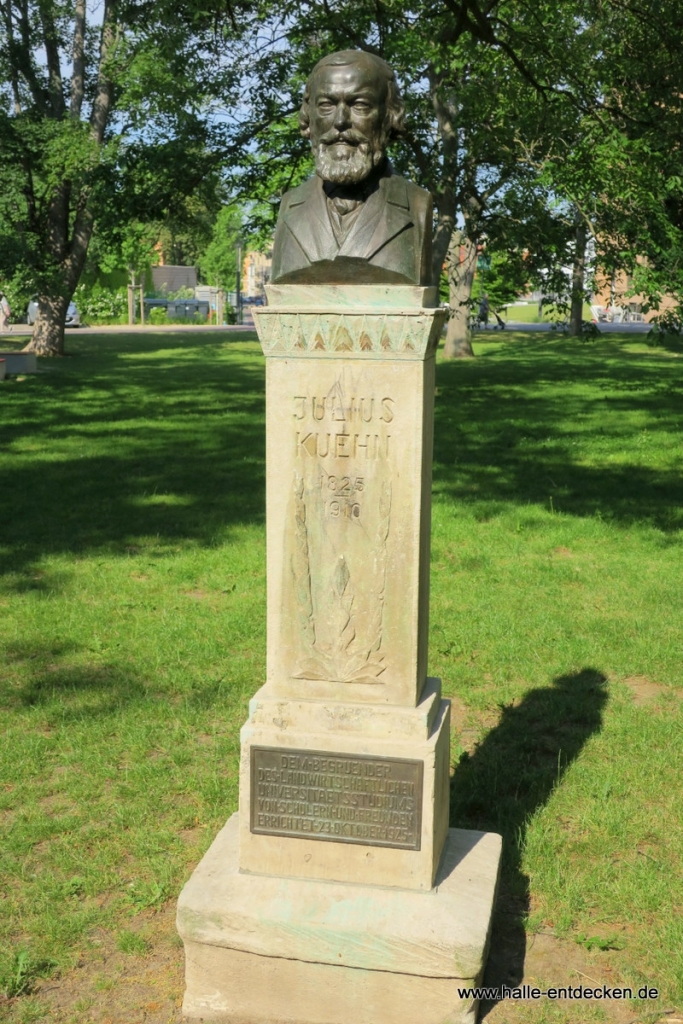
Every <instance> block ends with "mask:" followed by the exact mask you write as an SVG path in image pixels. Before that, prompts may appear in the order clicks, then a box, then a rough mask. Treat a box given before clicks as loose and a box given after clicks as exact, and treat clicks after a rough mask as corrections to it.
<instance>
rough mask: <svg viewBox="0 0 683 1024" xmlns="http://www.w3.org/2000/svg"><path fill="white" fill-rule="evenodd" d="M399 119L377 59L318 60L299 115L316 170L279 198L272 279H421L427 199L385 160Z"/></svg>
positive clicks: (338, 56) (391, 80) (349, 54)
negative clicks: (309, 143)
mask: <svg viewBox="0 0 683 1024" xmlns="http://www.w3.org/2000/svg"><path fill="white" fill-rule="evenodd" d="M404 117H405V112H404V107H403V102H402V100H401V95H400V92H399V89H398V85H397V84H396V78H395V76H394V72H393V71H392V70H391V68H390V67H389V65H388V64H387V63H386V61H383V60H382V59H381V58H380V57H376V56H374V54H370V53H365V52H364V51H361V50H342V51H341V52H340V53H332V54H330V55H329V56H328V57H323V59H322V60H320V61H318V63H317V64H316V65H315V67H314V68H313V71H312V72H311V75H310V78H309V79H308V82H307V83H306V89H305V92H304V98H303V103H302V105H301V111H300V113H299V125H300V127H301V132H302V134H303V135H304V136H305V137H306V138H308V139H310V140H311V147H312V149H313V157H314V160H315V170H316V173H315V175H314V176H313V177H312V178H309V180H308V181H305V182H303V184H301V185H298V186H297V187H296V188H294V189H292V190H291V192H287V193H286V194H285V195H284V196H283V197H282V204H281V206H280V215H279V217H278V223H277V228H276V230H275V238H274V240H273V266H272V275H271V282H272V283H273V284H299V283H301V284H303V283H306V284H354V285H355V284H416V285H424V284H426V283H428V281H429V278H430V276H431V255H430V251H431V250H430V247H431V234H432V199H431V196H430V195H429V193H428V192H425V190H424V189H422V188H418V186H417V185H413V184H412V182H410V181H406V180H405V179H404V178H401V177H399V176H398V175H397V174H394V171H393V169H392V166H391V164H390V163H389V161H388V160H387V159H386V149H387V146H388V144H389V143H390V142H391V141H392V140H394V139H396V138H398V137H399V136H400V135H401V133H402V132H403V122H404Z"/></svg>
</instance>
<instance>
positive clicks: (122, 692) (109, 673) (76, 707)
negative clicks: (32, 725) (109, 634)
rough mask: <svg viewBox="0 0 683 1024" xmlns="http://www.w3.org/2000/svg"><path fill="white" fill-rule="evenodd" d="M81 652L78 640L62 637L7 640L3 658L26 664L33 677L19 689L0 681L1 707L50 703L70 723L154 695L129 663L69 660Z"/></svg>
mask: <svg viewBox="0 0 683 1024" xmlns="http://www.w3.org/2000/svg"><path fill="white" fill-rule="evenodd" d="M81 653H82V648H81V647H80V646H79V645H78V644H74V643H64V642H58V641H55V642H53V643H45V644H40V643H30V642H27V643H24V642H14V643H8V644H6V645H5V647H4V649H3V657H4V659H5V661H6V662H7V663H8V664H12V663H15V664H17V665H21V664H22V663H24V664H26V663H28V665H29V666H30V675H29V677H28V679H26V681H25V682H24V683H23V684H22V685H21V686H19V687H15V686H12V685H11V684H5V685H4V686H3V685H0V706H2V707H6V708H9V707H12V706H16V705H17V704H18V705H20V706H23V707H30V708H46V707H49V708H50V709H51V710H52V711H53V712H55V713H56V714H57V717H58V718H59V719H60V721H61V722H66V721H72V720H74V721H80V720H82V719H83V718H84V717H86V716H87V717H88V718H91V717H93V716H96V715H110V714H114V713H116V712H118V711H121V709H122V708H124V707H126V706H127V705H128V704H131V703H140V702H141V701H144V700H146V699H148V698H149V697H150V696H151V694H150V691H149V690H148V689H147V687H146V686H145V685H144V684H143V683H142V682H141V681H140V680H139V679H138V678H137V677H136V676H135V674H134V673H133V672H132V671H131V668H130V666H127V665H122V664H118V663H117V662H115V661H104V660H102V661H100V662H99V663H98V664H93V663H89V664H69V658H70V657H74V656H76V657H77V656H79V655H80V654H81Z"/></svg>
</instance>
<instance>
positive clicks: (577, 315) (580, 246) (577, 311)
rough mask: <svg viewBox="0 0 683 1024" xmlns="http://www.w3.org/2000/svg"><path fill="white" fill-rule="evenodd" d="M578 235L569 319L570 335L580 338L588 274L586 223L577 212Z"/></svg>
mask: <svg viewBox="0 0 683 1024" xmlns="http://www.w3.org/2000/svg"><path fill="white" fill-rule="evenodd" d="M575 226H576V234H575V236H574V262H573V265H572V304H571V313H570V317H569V334H570V335H571V337H572V338H580V337H581V332H582V329H583V300H584V295H585V280H584V279H585V274H586V222H585V221H584V219H583V217H582V216H581V214H580V213H578V212H577V215H576V220H575Z"/></svg>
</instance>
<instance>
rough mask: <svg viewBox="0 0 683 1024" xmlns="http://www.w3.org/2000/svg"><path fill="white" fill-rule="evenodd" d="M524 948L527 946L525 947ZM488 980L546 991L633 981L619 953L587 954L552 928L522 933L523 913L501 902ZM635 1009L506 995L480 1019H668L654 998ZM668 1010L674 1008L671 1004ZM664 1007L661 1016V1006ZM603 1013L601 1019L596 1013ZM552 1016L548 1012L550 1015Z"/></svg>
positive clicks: (570, 1022) (615, 1023) (523, 1023)
mask: <svg viewBox="0 0 683 1024" xmlns="http://www.w3.org/2000/svg"><path fill="white" fill-rule="evenodd" d="M525 946H526V948H524V947H525ZM484 984H485V985H488V986H498V987H501V986H502V985H506V986H507V987H508V988H518V987H521V986H522V985H529V986H532V987H536V988H540V989H541V991H546V990H547V989H548V987H550V986H552V987H554V988H560V987H563V986H569V985H571V986H572V987H573V988H576V987H577V986H578V985H582V986H583V987H584V989H585V988H587V987H590V988H593V987H600V988H602V986H603V985H606V986H607V987H608V988H614V987H622V986H625V985H630V986H632V987H635V983H634V982H633V980H632V979H629V978H624V977H623V976H622V972H621V970H620V964H619V953H618V952H617V951H610V952H607V953H605V952H589V951H588V950H587V949H585V948H584V947H583V946H580V945H578V944H577V943H576V942H573V941H571V940H569V939H560V938H558V937H557V936H556V935H555V934H554V933H553V932H550V931H540V932H538V933H537V934H535V935H534V934H529V935H526V936H525V935H524V932H523V928H522V925H521V924H520V921H519V916H518V914H517V913H516V912H515V910H514V908H513V907H506V905H505V901H504V899H503V900H500V901H499V908H498V912H497V914H496V921H495V925H494V931H493V936H492V943H491V951H490V954H489V959H488V963H487V967H486V974H485V977H484ZM641 1006H642V1008H638V1009H635V1008H634V1006H633V1004H632V1003H631V1002H630V1001H623V1002H622V1001H620V1000H617V999H601V1000H600V1001H599V1002H598V1001H597V1000H591V1001H583V1000H582V1001H578V1000H569V999H566V1000H553V1001H552V1002H550V1001H549V1000H547V999H542V1000H538V1001H537V1002H536V1001H519V1002H517V1001H515V1000H512V999H505V1000H502V1001H500V1002H497V1003H491V1002H487V1003H484V1004H483V1005H482V1009H481V1013H480V1018H479V1020H480V1022H481V1024H483V1022H485V1024H517V1022H519V1024H527V1022H528V1024H532V1022H535V1021H538V1022H539V1024H540V1022H542V1021H546V1020H548V1021H550V1020H552V1021H553V1024H564V1022H566V1024H578V1022H579V1021H581V1020H591V1021H592V1020H596V1021H597V1020H599V1019H604V1020H605V1021H606V1022H609V1024H632V1022H635V1021H638V1022H639V1024H640V1022H641V1021H642V1022H645V1021H647V1024H657V1022H658V1021H659V1020H664V1019H665V1017H666V1013H665V1011H666V1010H667V1004H663V1005H662V1006H661V1007H658V1005H657V1002H656V1001H652V1002H650V1003H647V1004H645V1003H643V1004H641ZM668 1008H669V1009H670V1007H668ZM658 1009H659V1010H660V1011H661V1013H660V1016H658V1015H657V1010H658ZM600 1010H601V1011H602V1013H603V1014H604V1018H603V1017H598V1016H593V1014H594V1013H599V1011H600ZM549 1013H550V1014H551V1016H548V1014H549Z"/></svg>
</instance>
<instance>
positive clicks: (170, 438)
mask: <svg viewBox="0 0 683 1024" xmlns="http://www.w3.org/2000/svg"><path fill="white" fill-rule="evenodd" d="M69 347H70V349H71V351H72V353H73V354H72V356H71V357H70V358H67V359H64V360H60V361H56V362H48V363H43V364H41V372H40V373H38V374H37V375H35V376H27V377H25V378H23V379H21V378H11V379H8V380H6V381H4V382H2V383H0V438H1V439H2V445H1V448H0V524H2V526H1V529H0V627H1V628H0V715H1V716H2V728H3V743H2V745H1V746H0V827H1V828H2V831H3V837H2V841H1V843H0V908H2V913H1V914H0V992H4V994H5V997H11V998H9V999H7V998H6V999H5V1003H4V1005H3V1003H2V1001H0V1019H4V1020H7V1021H11V1022H13V1024H29V1022H30V1021H42V1020H55V1021H65V1022H66V1021H69V1022H71V1021H73V1022H74V1024H75V1022H79V1024H85V1022H87V1021H91V1020H97V1021H100V1020H102V1021H104V1020H106V1019H112V1020H114V1019H115V1020H117V1021H118V1020H122V1021H124V1020H128V1021H130V1022H132V1021H138V1020H142V1019H143V1011H142V1010H141V1008H140V1004H139V1003H135V1002H134V996H133V995H131V999H133V1002H131V1004H130V1006H131V1007H132V1008H131V1009H130V1010H129V1011H128V1012H129V1016H128V1017H127V1018H126V1017H125V1016H118V1017H117V1016H111V1014H110V1016H109V1018H107V1017H106V1015H105V1016H98V1015H97V1014H98V1013H100V1012H101V1011H100V1009H98V1007H99V1002H98V1000H99V999H104V1000H105V1002H106V999H107V994H108V993H109V996H108V998H111V999H113V998H114V997H113V995H112V989H114V990H117V986H118V987H119V988H121V986H122V985H123V983H124V981H125V982H126V984H129V986H133V982H132V981H131V978H132V976H133V975H134V974H135V972H137V975H136V977H137V978H138V981H139V982H140V984H142V982H141V981H140V978H141V977H142V975H143V974H144V971H145V964H149V963H150V962H151V961H152V960H153V959H154V957H157V958H158V957H160V956H162V954H163V957H165V958H166V961H165V962H168V963H169V964H172V965H175V966H174V967H173V970H175V971H176V973H175V974H174V975H173V977H174V979H175V981H174V982H173V984H175V986H176V987H175V989H173V986H172V985H170V987H167V989H165V988H163V986H162V985H161V983H159V989H158V999H157V1001H156V1002H154V1000H152V1002H150V1003H149V1005H148V1006H146V1008H145V1010H144V1013H145V1014H146V1016H145V1017H144V1019H146V1020H148V1021H152V1020H154V1021H157V1020H159V1021H162V1020H163V1021H168V1020H177V1019H179V1017H178V1016H177V1014H178V1007H177V995H178V991H179V987H178V986H180V985H181V982H180V980H179V979H180V973H179V972H180V969H181V967H182V949H181V947H180V945H179V944H178V940H176V939H175V938H174V936H173V927H172V914H173V906H174V901H175V899H176V897H177V894H178V892H179V890H180V887H181V886H182V884H183V882H184V880H185V879H186V878H187V877H188V875H189V874H190V872H191V870H192V869H193V867H194V866H195V865H196V863H197V861H198V860H199V858H200V856H201V855H202V853H203V852H204V850H205V849H206V848H207V847H208V846H209V844H210V843H211V841H212V839H213V837H214V835H215V833H216V832H217V830H218V829H219V828H220V827H221V826H222V825H223V823H224V822H225V820H226V819H227V817H228V816H229V814H230V813H232V812H233V811H234V810H235V809H236V803H237V762H238V753H239V735H238V732H239V727H240V725H241V724H242V722H243V721H244V719H245V717H246V709H247V701H248V699H249V697H250V696H251V694H252V693H253V692H254V691H255V690H256V689H257V688H258V687H259V686H260V685H261V683H262V681H263V678H264V671H265V664H264V662H265V543H264V500H265V499H264V397H263V386H264V363H263V359H262V356H261V354H260V349H259V347H258V345H257V343H256V342H255V341H254V340H253V335H248V334H245V335H235V334H231V335H227V334H225V335H222V334H217V333H211V334H209V333H206V334H196V335H191V334H176V333H174V334H171V333H168V334H165V333H154V334H150V335H144V334H140V333H138V334H109V335H91V336H81V337H78V336H76V337H74V336H71V337H70V338H69ZM475 351H476V354H477V357H478V358H477V359H476V360H474V361H470V362H458V363H450V364H447V363H441V364H440V365H439V367H438V389H437V399H436V443H435V456H434V511H433V541H432V597H431V641H430V671H431V672H432V673H433V674H437V675H440V676H442V677H443V681H444V688H445V691H446V694H447V695H448V696H451V697H452V698H453V702H454V716H453V717H454V728H453V742H452V761H453V784H452V824H454V825H457V826H461V827H471V828H482V829H493V830H496V831H500V832H502V833H503V836H504V841H505V864H504V878H503V885H502V891H501V898H500V900H499V912H498V917H497V919H496V930H497V934H501V935H504V936H505V937H506V938H505V941H506V942H507V946H505V949H503V952H502V953H501V954H500V955H501V956H503V959H505V956H507V962H508V966H509V963H511V962H513V961H514V960H515V958H517V959H519V957H520V955H523V953H524V949H525V947H526V946H528V945H530V944H531V943H532V942H533V939H534V936H544V935H548V934H551V935H553V936H555V937H559V939H558V941H563V942H565V943H569V944H571V946H572V948H574V947H576V948H580V949H581V950H583V951H587V953H586V955H590V957H591V958H592V961H593V962H594V963H595V964H596V967H595V970H596V971H597V970H601V969H602V968H601V964H602V965H603V967H604V968H605V970H607V971H608V972H611V973H609V975H608V976H609V977H610V978H611V979H612V983H613V984H619V981H620V980H621V981H623V983H625V984H630V985H633V986H634V987H637V986H638V985H640V984H643V983H647V984H649V985H650V986H655V987H657V988H658V989H659V990H660V992H661V998H660V999H659V1000H658V1001H657V1002H656V1003H654V1002H651V1003H649V1004H648V1005H646V1006H645V1005H643V1004H639V1003H634V1004H631V1005H630V1007H629V1013H630V1016H629V1018H628V1019H633V1020H641V1019H643V1020H647V1021H650V1022H653V1021H654V1020H657V1019H659V1017H658V1016H657V1012H658V1010H660V1009H661V1011H662V1012H663V1011H664V1010H670V1009H671V1008H672V1007H675V1006H676V1005H678V1006H679V1007H683V828H682V822H683V790H682V787H681V777H682V774H683V756H682V749H683V743H682V741H681V736H682V735H683V702H682V701H681V696H682V694H683V689H682V687H681V671H680V666H681V661H682V656H683V628H682V626H683V622H682V613H681V606H682V603H683V602H682V600H681V593H682V592H683V560H682V559H681V554H682V542H683V449H682V447H681V428H682V427H683V359H682V358H681V357H680V355H679V354H678V353H677V352H675V351H674V352H670V351H667V350H665V349H650V348H647V346H646V345H645V344H644V343H643V342H642V341H639V340H635V341H634V340H633V338H632V337H628V336H623V337H620V336H617V335H609V336H606V337H602V338H600V339H599V340H598V341H596V342H593V343H590V344H582V343H581V342H574V341H570V340H567V339H565V338H560V339H557V338H551V337H549V336H548V335H543V334H534V335H524V334H523V333H519V334H517V333H513V332H510V333H509V334H505V335H497V334H495V333H493V332H491V333H488V334H487V333H486V332H481V333H479V334H478V335H477V337H476V338H475ZM496 941H497V940H496V938H495V937H494V946H495V945H496ZM498 945H499V947H500V943H499V944H498ZM503 945H504V944H503ZM500 948H501V949H502V948H503V947H500ZM505 950H507V953H505ZM503 954H505V955H503ZM131 965H133V967H131ZM79 972H80V973H79ZM508 976H509V979H510V980H512V981H514V980H515V978H514V970H513V971H512V972H511V973H509V975H508ZM79 979H80V980H79ZM517 980H519V977H518V978H517ZM554 980H555V979H554V978H553V977H552V976H549V977H546V978H545V979H544V981H545V983H546V984H553V982H554ZM145 984H147V982H145ZM150 984H153V983H150ZM169 984H170V983H169ZM584 984H587V983H586V982H584ZM79 986H80V988H79ZM148 988H149V985H148ZM67 989H70V991H71V992H72V995H73V998H70V999H68V1000H67V999H66V997H65V996H64V992H66V990H67ZM145 991H147V990H145ZM130 992H134V986H133V987H130ZM55 993H56V994H55ZM117 998H119V997H118V996H117ZM121 998H122V997H121ZM145 998H147V997H145ZM155 998H156V997H155ZM0 1000H1V997H0ZM60 1000H61V1001H60ZM152 1003H154V1006H155V1007H156V1008H155V1009H154V1010H152V1009H150V1007H151V1006H152ZM102 1012H103V1011H102ZM122 1012H123V1011H122ZM562 1012H564V1011H562V1010H561V1008H560V1007H559V1004H558V1005H552V1004H545V1005H544V1006H543V1007H540V1006H539V1007H533V1006H531V1007H529V1006H527V1007H526V1008H524V1009H522V1010H520V1013H521V1016H515V1017H512V1016H511V1017H510V1018H508V1017H506V1016H499V1017H496V1018H495V1019H496V1020H500V1021H507V1020H508V1019H510V1020H520V1021H527V1020H528V1021H534V1022H537V1021H538V1022H540V1021H546V1020H547V1021H558V1022H559V1021H565V1020H566V1021H567V1022H569V1024H578V1022H579V1020H591V1021H592V1020H595V1021H600V1020H607V1019H610V1018H609V1017H607V1016H604V1012H605V1013H606V1012H607V1011H604V1012H603V1009H602V1008H601V1007H596V1006H593V1005H591V1007H590V1008H589V1009H587V1010H586V1013H585V1015H584V1016H577V1012H579V1011H578V1010H577V1007H576V1006H575V1007H574V1008H573V1009H572V1010H571V1012H569V1011H568V1012H569V1015H568V1016H562V1015H561V1013H562ZM644 1013H650V1016H648V1017H642V1018H641V1016H640V1015H642V1014H644ZM173 1014H175V1016H173ZM558 1014H560V1015H559V1016H558ZM572 1014H573V1015H572ZM491 1019H492V1020H493V1019H494V1017H493V1015H492V1018H491ZM350 1024H351V1022H350ZM416 1024H419V1022H416Z"/></svg>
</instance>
